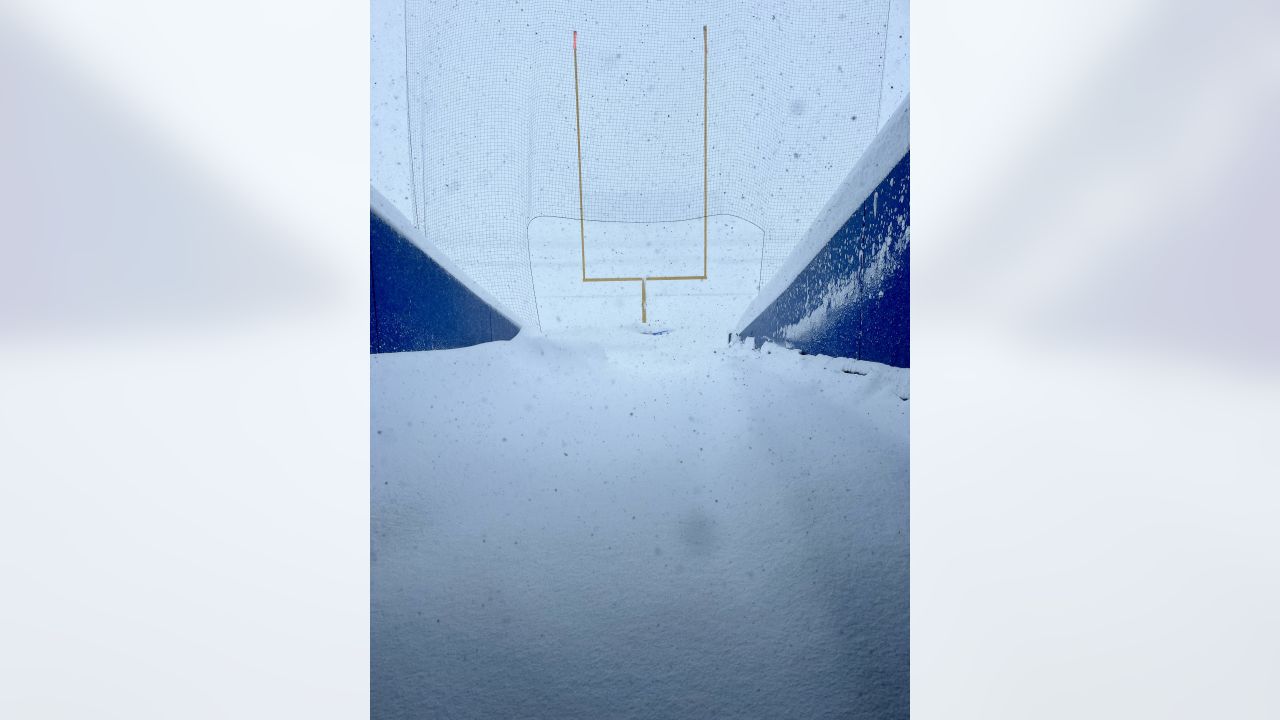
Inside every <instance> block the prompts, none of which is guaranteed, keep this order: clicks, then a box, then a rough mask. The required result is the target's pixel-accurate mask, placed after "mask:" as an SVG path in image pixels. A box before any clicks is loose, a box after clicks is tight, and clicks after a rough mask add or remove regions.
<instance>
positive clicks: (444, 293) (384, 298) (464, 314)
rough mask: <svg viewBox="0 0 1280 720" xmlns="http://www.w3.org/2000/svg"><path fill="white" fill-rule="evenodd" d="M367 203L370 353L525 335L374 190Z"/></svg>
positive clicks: (446, 346)
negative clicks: (517, 334)
mask: <svg viewBox="0 0 1280 720" xmlns="http://www.w3.org/2000/svg"><path fill="white" fill-rule="evenodd" d="M369 205H370V207H369V269H370V297H369V351H370V352H371V353H385V352H404V351H409V350H444V349H448V348H457V347H466V346H468V345H477V344H479V343H483V342H490V341H492V340H510V339H511V338H513V337H515V335H516V333H518V332H520V326H519V325H518V324H517V323H516V322H515V321H513V320H511V319H510V318H509V317H508V314H507V313H505V312H504V311H502V310H499V309H498V305H497V302H496V300H494V299H493V298H491V297H489V296H488V295H487V293H486V292H485V291H484V290H482V289H480V288H478V287H476V286H475V285H474V284H473V283H471V282H469V281H468V280H467V278H466V276H465V275H463V274H462V272H461V271H460V270H459V269H458V268H457V267H456V266H455V265H453V263H452V262H450V261H449V260H448V259H447V258H443V257H441V256H440V254H439V251H438V250H435V249H433V248H431V246H430V244H429V243H428V242H427V241H426V240H424V239H423V238H422V237H421V235H419V234H418V233H417V232H416V231H415V230H414V229H413V227H412V226H411V225H410V224H409V222H408V220H406V219H405V218H404V216H402V215H400V213H399V212H397V211H396V210H395V208H393V207H392V206H391V204H390V203H389V202H387V201H386V199H385V198H383V197H382V196H381V195H380V194H379V193H378V192H377V191H376V190H374V191H373V192H372V197H371V200H370V204H369Z"/></svg>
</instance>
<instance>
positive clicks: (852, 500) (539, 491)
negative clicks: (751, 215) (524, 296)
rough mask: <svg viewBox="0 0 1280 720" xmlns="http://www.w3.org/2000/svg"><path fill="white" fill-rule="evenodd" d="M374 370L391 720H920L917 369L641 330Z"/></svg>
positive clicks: (386, 361)
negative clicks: (914, 487)
mask: <svg viewBox="0 0 1280 720" xmlns="http://www.w3.org/2000/svg"><path fill="white" fill-rule="evenodd" d="M371 363H372V383H373V385H372V393H373V395H372V405H373V408H372V458H373V468H372V547H373V559H372V583H373V587H372V653H373V654H372V663H373V667H372V698H373V711H374V717H376V718H411V717H412V718H421V717H453V718H497V717H501V718H591V719H594V718H606V717H608V718H649V717H684V718H704V717H729V718H779V717H805V718H810V717H836V716H839V717H864V716H865V717H905V716H906V707H907V705H906V703H907V689H908V684H907V657H908V655H907V653H908V605H907V603H908V527H907V519H908V481H907V479H908V454H907V425H908V422H907V421H908V407H909V404H910V403H909V401H908V400H904V398H906V397H907V373H908V371H906V370H901V369H896V368H890V367H887V366H884V365H878V364H872V363H859V362H855V361H846V360H836V359H830V358H820V357H814V356H801V355H800V354H798V353H795V352H791V351H784V350H778V349H776V348H773V349H770V348H766V349H764V350H762V351H753V350H751V349H749V346H744V345H741V344H734V345H732V346H727V345H726V344H725V338H724V337H723V336H720V337H718V338H710V337H707V336H703V335H691V334H690V333H688V332H684V330H683V329H682V328H680V327H676V328H674V330H673V331H672V332H671V333H670V334H667V335H658V336H654V335H645V334H641V333H640V332H638V331H637V327H635V326H634V325H632V326H623V327H615V328H609V329H596V330H589V329H581V330H577V331H571V332H566V333H564V334H561V335H547V336H537V335H521V336H519V337H517V338H516V339H515V340H514V341H511V342H502V343H489V344H485V345H479V346H476V347H471V348H465V349H460V350H446V351H435V352H422V353H397V354H388V355H375V356H373V357H372V360H371Z"/></svg>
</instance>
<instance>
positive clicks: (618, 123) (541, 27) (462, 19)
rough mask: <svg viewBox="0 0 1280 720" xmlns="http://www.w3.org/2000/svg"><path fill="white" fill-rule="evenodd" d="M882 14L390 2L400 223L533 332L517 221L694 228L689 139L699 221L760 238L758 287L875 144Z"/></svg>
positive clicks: (867, 2)
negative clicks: (401, 50) (410, 221)
mask: <svg viewBox="0 0 1280 720" xmlns="http://www.w3.org/2000/svg"><path fill="white" fill-rule="evenodd" d="M889 9H890V0H853V1H850V0H803V1H791V2H786V1H775V2H762V3H743V2H741V1H740V0H703V1H699V0H679V1H675V0H671V1H666V2H663V1H659V0H639V1H637V2H633V3H619V2H616V1H614V0H594V1H593V0H573V1H572V2H571V1H569V0H491V1H490V2H486V3H452V2H438V1H437V0H406V5H405V39H406V46H407V47H406V52H407V65H408V68H407V91H408V116H409V117H408V123H409V137H410V148H411V151H412V163H411V164H412V168H411V173H410V175H411V178H412V183H411V184H412V193H411V195H412V200H413V215H414V221H415V224H416V226H417V227H418V228H419V229H421V230H422V231H423V232H424V233H425V234H426V236H427V237H430V238H432V239H433V240H436V241H437V242H439V244H440V247H441V249H442V250H443V251H444V252H445V253H446V254H447V255H448V256H449V257H450V258H452V259H454V260H455V261H456V262H457V263H458V264H459V265H460V266H461V267H462V268H463V269H464V270H465V271H466V272H467V274H468V275H470V276H472V277H473V278H475V279H476V281H477V282H478V283H479V284H480V285H481V286H482V287H485V288H486V289H488V290H489V291H490V292H492V293H493V295H494V296H495V297H497V298H498V299H499V300H501V301H502V302H503V303H504V304H506V305H507V306H508V307H510V308H511V309H512V310H513V311H514V312H515V313H516V314H517V316H518V317H519V318H520V319H521V320H522V321H525V322H527V323H528V324H530V325H531V326H532V324H533V323H535V322H536V299H535V296H534V287H533V279H532V273H531V271H530V262H529V243H528V236H527V229H528V226H529V223H530V222H531V221H532V220H533V219H534V218H536V217H544V216H555V217H565V218H574V219H576V218H578V217H579V214H580V212H581V214H582V215H583V216H585V218H586V219H587V220H600V221H611V222H637V223H639V222H666V221H675V220H685V219H690V218H698V217H702V215H703V213H704V204H703V203H704V185H703V183H704V178H703V132H704V122H705V123H706V125H707V135H708V141H707V142H708V149H707V154H708V169H707V173H708V175H709V177H708V179H707V200H706V202H707V208H706V209H707V212H708V214H710V215H721V214H728V215H735V216H738V217H741V218H744V219H746V220H748V221H750V222H752V223H754V224H756V225H758V226H760V227H761V228H762V229H763V230H764V232H765V240H764V245H763V253H762V256H761V260H760V265H761V270H760V278H761V279H760V282H762V283H763V282H764V281H765V280H767V279H768V278H770V277H771V276H772V275H773V274H774V272H775V271H776V270H777V268H778V267H779V266H780V265H781V264H782V261H783V260H784V259H785V258H786V257H787V256H788V254H789V253H790V251H791V249H792V248H793V247H794V246H795V245H796V243H797V241H798V240H799V239H800V237H801V235H802V234H803V233H804V229H805V228H806V227H807V226H808V224H809V222H810V221H811V220H812V218H813V217H814V216H815V215H816V214H817V213H818V211H819V210H820V209H821V204H822V201H823V199H825V198H827V197H829V196H830V195H831V193H832V191H834V190H835V188H836V187H837V185H838V184H839V182H840V180H841V178H843V177H844V175H845V174H846V173H847V172H848V170H849V168H850V167H852V166H853V164H854V163H855V161H856V160H857V158H858V157H859V156H860V155H861V153H862V151H863V150H864V149H865V148H866V147H867V145H868V144H869V143H870V142H871V140H872V138H873V137H875V134H876V131H877V129H878V128H879V127H880V124H881V120H882V118H881V117H880V105H881V98H882V94H883V92H884V90H883V87H882V81H883V78H884V65H885V61H884V56H885V46H886V37H887V32H886V27H887V23H888V17H889ZM704 25H705V26H707V28H708V31H707V32H708V35H707V37H708V40H707V79H706V84H707V87H706V89H705V92H706V102H707V107H708V111H707V112H706V113H705V115H704V113H703V103H704V85H703V83H704V78H703V52H704V47H703V26H704ZM575 30H576V31H577V32H578V63H579V73H580V99H581V115H580V127H581V134H582V138H581V152H582V188H583V195H582V206H581V210H580V206H579V192H578V191H579V185H578V154H577V153H578V147H577V142H576V133H575V128H576V127H578V125H579V118H578V117H577V116H576V115H575V101H574V67H573V54H572V42H573V32H574V31H575ZM713 252H714V248H713Z"/></svg>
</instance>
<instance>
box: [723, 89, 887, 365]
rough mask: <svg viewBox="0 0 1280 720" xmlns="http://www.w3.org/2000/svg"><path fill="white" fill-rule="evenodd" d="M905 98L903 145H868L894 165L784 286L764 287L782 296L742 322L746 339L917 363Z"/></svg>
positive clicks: (837, 354)
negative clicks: (913, 342)
mask: <svg viewBox="0 0 1280 720" xmlns="http://www.w3.org/2000/svg"><path fill="white" fill-rule="evenodd" d="M904 106H905V107H906V112H903V110H902V109H900V110H899V113H895V116H900V117H895V120H891V121H890V124H892V123H893V122H895V121H896V122H898V123H899V125H900V127H898V128H897V129H896V130H897V132H898V133H899V134H900V136H901V147H897V146H895V144H894V142H892V141H890V142H888V143H881V144H880V147H879V148H875V147H873V148H869V149H868V153H872V152H873V151H876V150H878V151H879V157H878V158H872V159H871V162H873V163H878V164H877V165H875V166H874V167H873V170H876V172H875V174H876V175H879V174H880V172H882V171H883V170H884V169H885V168H888V171H887V172H885V173H884V175H883V176H882V177H881V178H880V179H879V181H878V182H877V183H876V184H875V185H874V187H873V189H871V191H870V192H869V193H867V194H866V196H865V199H864V200H862V201H861V203H860V204H858V205H857V207H856V209H854V210H853V212H852V214H850V215H849V216H848V218H847V219H846V220H845V221H844V224H843V225H841V226H840V228H839V230H837V231H836V232H834V233H833V234H831V235H830V237H829V239H828V240H827V241H826V243H825V244H823V245H822V246H821V249H820V250H818V251H817V252H816V253H815V254H813V255H812V259H811V260H809V261H808V263H807V264H805V265H804V267H803V269H802V270H800V271H799V273H798V274H796V275H795V277H794V279H791V280H790V282H789V284H788V285H786V287H785V288H784V289H781V290H780V291H779V290H778V289H776V288H775V289H773V290H770V288H768V287H766V288H765V291H764V292H772V293H776V298H775V299H773V300H772V302H770V303H769V304H768V305H767V306H766V307H765V308H764V309H763V310H762V311H760V312H759V314H757V315H756V316H755V317H754V318H753V319H750V320H748V321H746V322H745V323H743V324H742V325H741V327H742V329H741V330H740V331H739V332H738V336H739V338H740V339H746V338H751V339H753V341H754V342H755V345H756V347H759V346H760V345H761V344H762V343H763V342H765V341H770V342H775V343H779V344H782V345H785V346H787V347H791V348H795V349H798V350H801V351H803V352H806V353H810V354H814V355H830V356H834V357H848V358H857V359H859V360H870V361H873V362H880V363H884V364H886V365H893V366H897V367H910V366H911V323H910V317H911V312H910V308H911V262H910V260H911V242H910V237H911V232H910V231H911V153H910V150H909V147H908V146H907V145H906V134H907V133H906V123H907V122H908V118H909V105H905V104H904ZM885 130H886V131H891V130H893V128H891V127H890V125H886V128H885ZM886 148H887V150H888V153H889V154H886ZM862 170H863V174H864V175H866V168H863V169H862ZM866 184H867V183H866V182H864V183H863V190H862V191H863V192H865V186H866ZM842 191H846V192H847V191H848V188H846V187H844V186H842ZM859 194H861V193H859ZM837 200H838V199H835V198H833V203H834V202H836V201H837ZM797 252H806V250H805V248H803V247H797ZM807 252H812V250H811V249H810V250H808V251H807ZM784 267H785V266H784ZM749 312H750V311H749Z"/></svg>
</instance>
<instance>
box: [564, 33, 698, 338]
mask: <svg viewBox="0 0 1280 720" xmlns="http://www.w3.org/2000/svg"><path fill="white" fill-rule="evenodd" d="M707 104H708V102H707V26H706V25H703V26H702V274H701V275H645V276H642V277H594V278H593V277H587V215H586V209H585V204H584V202H583V190H582V102H581V100H580V99H579V93H578V31H577V30H574V31H573V114H574V130H575V131H576V133H577V136H578V239H579V244H580V246H581V249H582V282H584V283H589V282H639V283H640V322H642V323H645V324H648V322H649V313H648V308H647V304H648V302H647V300H648V290H647V284H648V283H649V282H658V281H671V280H706V279H707V245H708V242H707V235H708V222H709V217H710V216H709V214H708V209H709V205H710V202H709V194H708V144H707V140H708V138H707Z"/></svg>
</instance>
